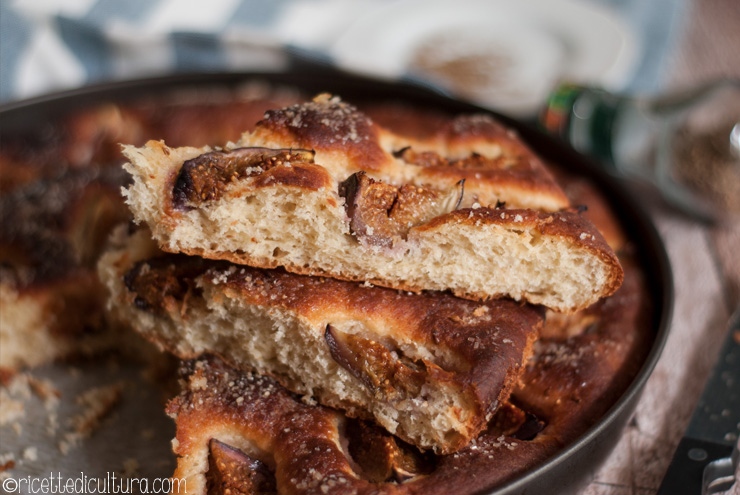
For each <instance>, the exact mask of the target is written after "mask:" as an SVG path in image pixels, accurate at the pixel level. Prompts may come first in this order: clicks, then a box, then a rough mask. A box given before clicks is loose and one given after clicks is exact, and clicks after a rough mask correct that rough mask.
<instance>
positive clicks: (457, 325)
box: [117, 255, 543, 451]
mask: <svg viewBox="0 0 740 495" xmlns="http://www.w3.org/2000/svg"><path fill="white" fill-rule="evenodd" d="M124 281H125V284H126V287H127V289H128V291H129V296H128V297H129V298H130V301H129V302H130V304H133V305H134V306H136V308H138V309H139V310H143V311H147V312H150V313H152V314H153V315H157V316H159V317H164V318H168V319H175V318H182V319H183V320H184V321H185V322H187V321H188V320H189V319H190V318H192V316H190V314H189V313H188V308H189V307H191V306H193V305H195V304H196V303H197V299H198V298H202V297H203V295H202V291H203V290H204V288H206V287H209V286H215V287H217V288H218V291H219V292H218V293H219V294H220V295H221V296H220V297H224V298H227V299H234V300H238V301H239V303H240V304H241V305H250V306H255V307H267V308H270V309H271V310H277V311H290V312H291V313H293V314H295V315H297V317H298V318H300V319H302V320H306V321H308V323H309V324H310V325H313V326H317V327H318V326H320V327H321V328H324V326H326V335H325V339H326V344H327V346H328V347H329V349H330V352H331V354H332V356H333V357H334V359H335V361H336V362H337V363H338V364H339V365H340V366H342V367H343V368H345V369H347V370H348V371H350V373H352V374H353V375H355V376H356V377H357V378H358V379H359V380H360V381H362V382H363V383H364V384H365V386H366V387H367V388H368V389H369V390H370V391H371V392H372V393H373V394H375V395H376V396H377V397H378V399H379V400H386V401H393V400H402V399H406V398H413V397H421V396H422V388H423V387H424V386H425V384H426V383H433V384H435V386H439V385H444V384H447V385H449V386H450V387H451V388H452V389H455V390H459V391H460V392H459V393H460V394H461V396H462V397H464V399H463V402H464V403H466V404H468V407H469V412H470V414H471V419H470V420H469V426H470V429H471V431H475V432H478V431H480V429H481V428H483V426H484V424H485V421H486V420H487V418H488V417H489V415H490V413H491V412H493V411H494V410H495V409H496V408H497V407H498V406H499V405H500V404H501V403H503V402H504V401H505V400H506V398H507V397H508V396H509V394H510V393H511V390H512V389H513V387H514V386H515V385H516V383H517V380H518V378H519V375H520V373H521V370H522V369H523V363H524V362H526V359H527V358H528V356H529V355H530V354H531V350H532V345H533V342H534V340H535V339H536V336H537V332H538V329H539V328H540V327H541V324H542V316H543V310H542V309H541V308H537V307H533V306H529V305H525V304H521V303H517V302H514V301H512V300H509V299H496V300H490V301H486V302H482V303H479V302H474V301H470V300H464V299H459V298H456V297H453V296H451V295H449V294H445V293H439V292H431V293H422V294H409V293H404V292H400V291H396V290H391V289H385V288H380V287H368V286H366V285H364V284H358V283H353V282H346V281H341V280H336V279H329V278H318V277H304V276H298V275H294V274H291V273H286V272H284V271H282V270H260V269H255V268H250V267H239V266H235V265H231V264H229V263H226V262H219V261H212V260H204V259H202V258H197V257H187V256H182V255H165V256H161V257H156V258H152V259H147V260H144V261H141V262H139V263H137V264H136V265H134V267H133V268H131V269H129V270H127V272H126V274H125V276H124ZM121 303H123V302H121V301H118V302H117V304H121ZM200 306H201V307H202V304H201V305H200ZM172 315H176V316H175V317H174V318H173V317H172ZM333 319H337V320H338V321H366V322H370V323H369V325H370V326H381V327H385V328H389V329H392V331H391V332H390V335H391V336H392V339H393V340H394V341H395V342H397V343H400V342H413V344H414V345H415V346H419V347H421V348H426V349H431V350H436V351H437V352H436V353H435V357H434V358H432V359H424V358H421V359H413V360H412V359H408V358H407V357H406V356H405V355H404V351H403V350H402V348H401V346H400V344H396V345H393V344H392V343H390V342H387V340H388V338H381V337H380V336H378V337H377V340H373V337H372V336H371V335H363V336H357V335H345V334H341V333H339V332H337V331H336V330H333V329H332V321H333ZM325 322H328V325H327V324H326V323H325ZM145 337H147V338H148V339H150V340H152V341H154V342H155V343H157V344H158V345H160V346H163V347H165V348H167V349H168V350H169V351H170V352H172V353H174V354H175V355H177V356H178V357H180V358H182V359H192V358H195V357H197V355H194V354H187V353H186V351H183V346H182V345H178V344H180V343H179V342H177V341H168V340H167V337H163V336H162V335H160V334H157V333H152V332H145ZM175 338H176V337H175ZM222 354H223V355H222V357H223V358H224V359H225V360H226V361H228V362H232V364H236V365H237V366H239V367H243V366H245V365H246V364H245V363H234V361H233V358H232V357H231V356H229V355H228V353H222ZM276 378H277V379H278V381H280V382H281V383H282V384H283V385H285V386H287V387H288V388H295V387H296V384H295V380H296V379H295V378H291V377H288V376H277V377H276ZM323 400H326V399H323ZM332 405H334V406H337V407H341V408H343V409H346V410H348V411H350V413H351V414H352V415H359V416H361V417H368V418H369V416H368V414H367V412H366V411H365V410H364V407H362V405H360V404H353V403H332ZM398 435H399V436H401V437H403V438H406V436H405V433H404V432H403V430H402V429H401V428H400V429H399V431H398ZM406 439H407V440H409V439H408V438H406ZM467 441H469V438H467V439H466V438H463V437H460V438H457V439H454V440H452V439H451V440H450V445H446V446H440V450H447V451H454V450H456V449H459V448H460V447H462V446H463V445H464V443H465V442H467Z"/></svg>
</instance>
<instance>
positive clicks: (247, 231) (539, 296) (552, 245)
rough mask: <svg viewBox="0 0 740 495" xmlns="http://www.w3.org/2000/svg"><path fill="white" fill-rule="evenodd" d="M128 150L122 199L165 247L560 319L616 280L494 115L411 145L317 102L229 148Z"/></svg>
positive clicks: (344, 108) (599, 247)
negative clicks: (527, 307)
mask: <svg viewBox="0 0 740 495" xmlns="http://www.w3.org/2000/svg"><path fill="white" fill-rule="evenodd" d="M124 154H125V155H126V156H127V158H128V159H129V160H130V163H129V164H127V165H126V169H127V170H128V171H129V172H130V173H131V175H132V176H133V184H132V185H131V186H130V187H129V188H127V189H126V190H125V191H124V194H125V196H126V199H127V203H128V204H129V206H130V207H131V210H132V212H133V214H134V217H135V218H136V220H137V221H138V222H144V223H146V224H147V225H148V226H149V228H150V229H151V230H152V232H153V235H154V238H155V239H156V240H157V242H158V243H159V245H160V247H161V248H162V249H163V250H165V251H170V252H180V253H185V254H190V255H198V256H202V257H205V258H209V259H224V260H229V261H232V262H234V263H238V264H245V265H250V266H256V267H261V268H274V267H278V266H280V267H284V268H285V269H286V270H288V271H290V272H294V273H300V274H308V275H320V276H330V277H333V278H340V279H344V280H353V281H362V282H368V283H372V284H375V285H381V286H385V287H391V288H396V289H403V290H409V291H422V290H450V291H452V292H453V293H454V294H456V295H457V296H459V297H464V298H469V299H474V300H485V299H490V298H494V297H500V296H507V297H511V298H513V299H515V300H519V301H528V302H531V303H534V304H542V305H545V306H547V307H549V308H552V309H555V310H557V311H561V312H573V311H575V310H578V309H581V308H584V307H587V306H588V305H590V304H592V303H594V302H595V301H597V300H598V299H599V298H601V297H604V296H608V295H609V294H611V293H613V292H614V291H615V290H616V289H617V288H618V287H619V285H620V283H621V280H622V276H623V273H622V269H621V267H620V265H619V261H618V259H617V257H616V256H615V255H614V253H613V251H612V250H611V248H610V247H609V246H608V245H607V243H606V242H605V241H604V239H603V238H602V236H601V234H600V233H599V232H598V230H597V229H596V228H595V227H594V226H593V225H592V224H591V223H590V222H589V221H587V220H586V219H584V218H583V217H582V216H581V215H580V213H579V212H578V211H576V210H574V209H571V208H569V204H568V201H567V199H566V197H565V195H564V194H563V192H562V191H561V190H560V188H559V187H558V185H557V184H556V183H555V181H554V180H553V178H552V176H551V174H550V173H549V171H548V170H547V169H546V168H545V166H544V165H543V163H542V162H541V161H540V160H539V159H538V158H537V157H536V156H535V155H534V154H533V153H532V152H531V151H530V150H529V149H528V148H527V147H526V146H525V145H524V144H523V143H522V142H521V141H520V140H519V139H518V138H517V137H516V135H515V134H514V133H512V132H511V131H509V130H507V129H506V128H505V127H504V126H502V125H501V124H500V123H498V122H496V121H495V120H493V119H492V118H491V117H489V116H486V115H469V116H461V117H457V118H454V119H451V120H450V121H449V122H447V123H446V124H445V125H442V126H441V127H440V129H439V131H438V133H437V134H436V135H435V136H433V137H429V138H426V139H406V138H402V137H400V136H399V135H396V134H393V133H391V132H390V131H387V130H384V129H382V128H381V127H379V126H378V125H376V124H374V123H373V122H372V121H371V120H370V119H369V118H367V117H366V116H365V115H364V114H362V113H360V112H359V111H357V110H356V109H355V108H354V107H352V106H351V105H349V104H347V103H345V102H342V101H340V100H339V99H338V98H332V97H329V96H327V95H321V96H319V97H317V98H316V99H315V100H314V101H311V102H309V103H305V104H300V105H294V106H291V107H287V108H284V109H281V110H276V111H271V112H267V113H266V116H265V118H264V119H263V120H262V121H261V122H260V123H258V124H257V127H256V129H255V130H254V131H252V132H249V133H245V134H244V135H243V136H242V138H241V139H240V140H239V141H238V142H237V143H234V144H230V145H228V146H226V147H225V148H223V149H211V148H208V147H205V148H169V147H168V146H166V145H165V144H164V143H163V142H155V141H150V142H149V143H147V145H146V146H144V147H142V148H135V147H132V146H126V147H124Z"/></svg>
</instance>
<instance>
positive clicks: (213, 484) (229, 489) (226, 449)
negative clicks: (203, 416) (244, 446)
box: [206, 438, 277, 495]
mask: <svg viewBox="0 0 740 495" xmlns="http://www.w3.org/2000/svg"><path fill="white" fill-rule="evenodd" d="M206 487H207V488H206V493H207V494H208V495H211V494H224V493H230V494H233V495H271V494H276V493H277V484H276V482H275V475H274V474H273V472H272V471H270V469H269V468H268V467H267V465H266V464H265V463H264V462H262V461H260V460H258V459H254V458H252V457H250V456H248V455H247V454H245V453H244V452H242V451H241V450H239V449H237V448H234V447H232V446H231V445H227V444H225V443H223V442H220V441H218V440H216V439H215V438H212V439H211V440H210V441H209V442H208V471H207V472H206Z"/></svg>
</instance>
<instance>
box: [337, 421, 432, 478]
mask: <svg viewBox="0 0 740 495" xmlns="http://www.w3.org/2000/svg"><path fill="white" fill-rule="evenodd" d="M345 434H346V435H347V439H348V451H349V454H350V456H352V459H353V460H354V461H355V463H356V464H357V465H358V466H359V467H360V470H361V473H358V474H360V475H361V476H362V477H363V478H365V479H367V480H368V481H370V482H371V483H384V482H397V483H403V482H404V481H408V480H410V479H412V478H414V477H416V476H418V475H420V474H427V473H430V472H431V471H432V470H433V468H434V456H433V455H432V454H429V453H424V452H421V451H419V449H417V448H415V447H413V446H411V445H409V444H407V443H406V442H404V441H402V440H400V439H398V438H396V437H394V436H393V435H391V434H389V433H388V432H386V431H385V430H383V429H382V428H380V427H378V426H376V425H375V424H372V423H368V422H366V421H359V420H351V421H348V423H347V425H346V428H345Z"/></svg>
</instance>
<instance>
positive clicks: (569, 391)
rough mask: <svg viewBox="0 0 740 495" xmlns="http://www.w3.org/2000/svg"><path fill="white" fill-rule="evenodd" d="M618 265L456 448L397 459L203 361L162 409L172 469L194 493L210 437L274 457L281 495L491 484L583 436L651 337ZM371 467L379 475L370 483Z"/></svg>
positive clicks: (257, 383)
mask: <svg viewBox="0 0 740 495" xmlns="http://www.w3.org/2000/svg"><path fill="white" fill-rule="evenodd" d="M623 262H624V263H625V268H626V273H627V276H626V279H625V284H624V285H623V286H622V288H620V290H619V291H618V292H617V293H616V294H615V295H614V296H612V297H611V298H609V299H607V300H604V301H601V302H599V303H598V304H596V305H594V306H593V307H592V308H589V310H587V311H586V312H583V313H580V314H577V315H571V316H570V318H571V319H572V323H573V324H578V320H579V319H580V318H585V319H588V320H589V321H590V322H591V323H590V324H589V325H588V326H587V328H585V329H584V330H583V332H582V333H580V334H578V335H571V336H569V337H568V336H562V335H559V333H558V332H547V334H548V335H549V336H548V337H545V338H543V339H542V340H541V341H540V342H538V344H537V352H536V354H535V356H534V357H533V359H532V360H531V361H530V364H529V365H528V366H527V369H526V371H525V374H524V375H523V377H522V379H521V382H520V385H519V386H518V387H517V389H516V390H515V391H514V393H513V395H512V398H511V402H510V403H508V404H506V405H504V406H503V407H501V408H500V409H499V411H498V412H497V414H496V415H495V416H494V418H493V419H492V421H491V422H490V423H489V427H488V429H487V430H485V431H484V432H483V433H482V434H481V435H480V436H479V437H478V438H477V439H476V440H474V441H473V442H472V443H471V444H470V445H468V446H467V447H466V448H464V449H462V450H460V451H459V452H457V453H455V454H451V455H443V456H439V455H438V456H427V457H425V458H423V459H420V458H418V457H417V458H414V459H412V460H413V462H408V461H406V462H405V463H403V464H402V463H401V462H400V461H394V460H393V459H394V458H395V457H396V456H399V455H402V454H403V452H404V451H403V449H399V448H398V447H393V446H392V445H391V446H387V444H385V441H384V440H383V439H382V437H374V436H372V433H368V432H363V431H360V432H359V433H357V432H356V430H357V429H358V427H357V426H352V427H351V428H348V427H347V426H345V425H346V422H347V421H348V420H347V419H345V418H344V417H342V416H341V415H339V414H337V413H336V412H334V411H333V410H330V409H326V408H322V407H320V406H310V405H306V404H304V403H302V402H300V401H299V400H298V399H297V398H294V397H292V396H291V395H290V394H288V393H287V392H285V391H284V390H283V389H281V388H280V387H278V386H277V385H276V384H275V383H274V382H272V381H271V380H269V379H267V378H264V377H257V376H255V375H251V374H249V373H246V374H245V373H242V372H238V371H236V370H235V369H233V368H230V367H228V366H227V365H225V364H224V363H223V362H221V361H219V360H217V359H213V358H206V359H202V360H200V361H197V362H195V363H190V364H189V365H188V367H187V368H186V370H185V377H186V380H185V381H184V382H183V383H184V390H183V392H182V394H181V395H180V397H178V398H176V399H175V400H174V401H172V402H171V403H170V406H169V409H168V411H169V413H170V414H171V415H172V416H173V417H174V418H175V420H176V423H177V442H176V444H175V445H176V448H175V452H176V454H178V456H179V460H178V469H177V472H176V473H175V476H176V477H179V476H186V475H189V476H190V478H189V479H188V483H189V484H188V487H189V488H190V487H194V489H195V490H196V492H197V487H198V479H199V475H198V474H196V473H198V470H197V469H195V468H194V465H195V462H196V461H195V459H197V457H198V456H199V455H206V456H207V455H208V442H209V441H210V439H211V438H217V439H221V441H223V442H225V443H227V444H228V443H229V442H231V444H232V445H233V444H234V443H240V445H241V446H242V448H244V449H246V450H248V449H249V447H251V446H253V445H258V446H259V447H260V454H261V455H262V458H261V461H262V462H263V463H264V464H266V465H268V466H273V467H272V473H273V475H274V476H275V477H276V481H277V486H278V487H279V489H280V491H279V493H281V494H306V493H324V492H326V493H357V494H371V493H372V494H386V493H388V494H403V493H413V494H419V493H424V494H432V495H434V494H449V493H456V494H461V495H463V494H472V493H479V492H481V491H482V490H490V489H491V488H493V487H494V486H497V485H500V484H501V483H504V482H505V481H507V480H510V479H512V478H513V477H515V476H516V475H517V474H520V473H522V472H524V471H526V470H528V469H531V468H532V467H534V466H536V465H538V464H540V463H542V462H543V461H544V460H545V459H547V458H548V457H550V456H552V455H553V454H554V453H556V452H557V451H559V450H561V449H562V448H563V447H565V446H566V445H568V444H569V443H570V442H572V441H573V440H574V439H575V438H577V437H578V436H579V435H581V434H582V433H583V432H584V431H585V430H586V429H588V428H589V427H590V426H591V425H593V424H594V423H595V422H596V421H597V420H598V418H600V417H601V416H602V415H603V414H604V413H605V412H606V410H607V409H608V408H610V407H611V405H612V404H613V403H614V401H615V400H616V399H617V397H619V396H620V395H621V393H622V391H623V390H624V387H625V386H626V385H627V384H628V383H629V382H630V381H631V380H632V377H633V376H634V374H635V373H636V372H637V371H638V368H639V366H640V363H642V361H643V359H644V355H645V352H646V351H647V349H648V344H649V341H650V339H651V338H652V337H651V336H650V335H649V332H647V331H646V329H648V328H649V325H650V319H651V317H650V310H649V308H648V307H647V306H648V305H647V304H646V303H645V301H646V295H647V291H646V287H645V285H644V282H643V280H642V275H641V273H640V271H639V268H638V267H637V266H636V265H635V263H634V262H633V261H632V260H630V259H627V258H623ZM201 401H202V402H201ZM349 430H351V431H355V433H352V434H348V433H347V431H349ZM360 430H362V429H361V428H360ZM358 435H359V439H358V437H357V436H358ZM347 443H349V447H348V448H346V447H345V445H346V444H347ZM353 444H354V445H360V447H357V448H353ZM369 444H377V445H386V446H385V447H383V448H381V449H379V453H380V452H382V453H383V456H385V457H384V458H383V459H375V460H374V463H370V464H369V465H368V463H369V461H368V459H367V456H366V455H363V453H362V445H369ZM357 450H360V452H359V453H358V452H357ZM253 452H254V451H253V450H252V451H249V453H250V455H253ZM375 463H379V464H380V467H378V466H377V465H374V464H375ZM402 465H403V466H406V468H405V469H402V468H401V466H402ZM409 466H411V468H409ZM399 471H403V472H404V474H403V475H402V476H399V475H398V472H399ZM379 473H384V474H379ZM378 476H381V477H382V476H385V479H384V480H383V481H380V482H379V481H378ZM191 481H192V485H191V484H190V483H191ZM216 493H224V492H216Z"/></svg>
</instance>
